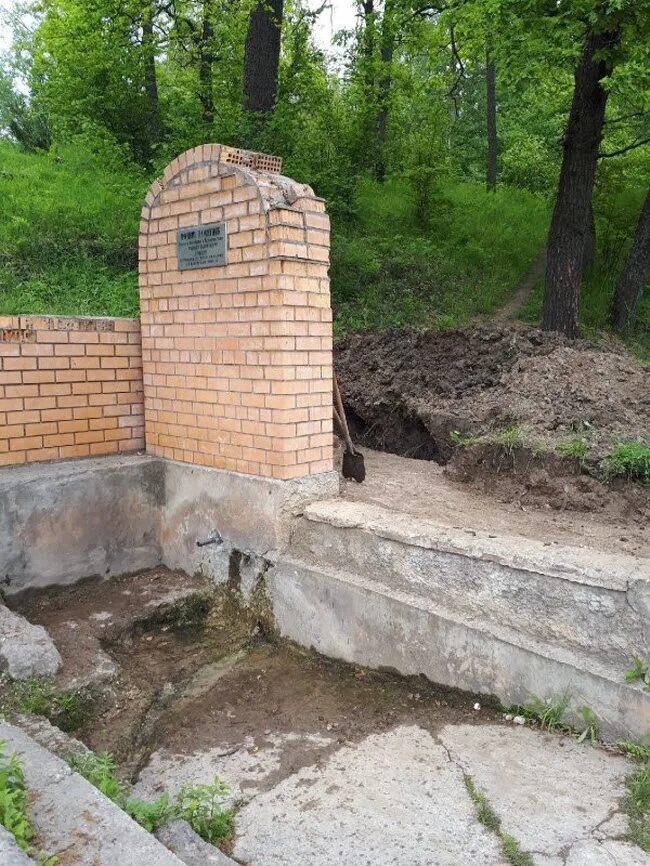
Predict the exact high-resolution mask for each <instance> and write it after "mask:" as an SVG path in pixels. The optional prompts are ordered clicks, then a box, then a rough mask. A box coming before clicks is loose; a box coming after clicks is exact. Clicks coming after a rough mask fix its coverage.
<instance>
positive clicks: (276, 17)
mask: <svg viewBox="0 0 650 866" xmlns="http://www.w3.org/2000/svg"><path fill="white" fill-rule="evenodd" d="M283 9H284V0H260V2H258V3H257V4H256V6H255V7H254V8H253V11H252V12H251V16H250V20H249V22H248V33H247V35H246V46H245V49H244V107H245V108H246V110H247V111H250V112H256V113H259V114H270V112H271V111H273V107H274V105H275V99H276V96H277V92H278V69H279V67H280V45H281V34H282V15H283Z"/></svg>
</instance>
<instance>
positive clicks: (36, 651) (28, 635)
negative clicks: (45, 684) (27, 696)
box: [0, 604, 61, 680]
mask: <svg viewBox="0 0 650 866" xmlns="http://www.w3.org/2000/svg"><path fill="white" fill-rule="evenodd" d="M60 667H61V656H60V655H59V651H58V649H57V648H56V646H55V644H54V641H53V640H52V638H51V637H50V636H49V634H48V633H47V631H46V630H45V629H44V628H43V626H41V625H32V623H31V622H28V620H26V619H25V617H24V616H21V615H20V614H17V613H14V612H13V611H11V610H9V608H7V607H5V605H4V604H0V670H5V671H7V673H8V674H9V676H10V677H11V679H12V680H25V679H27V678H28V677H32V676H40V677H52V676H54V674H56V673H57V671H58V670H59V668H60Z"/></svg>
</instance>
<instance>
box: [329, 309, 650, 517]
mask: <svg viewBox="0 0 650 866" xmlns="http://www.w3.org/2000/svg"><path fill="white" fill-rule="evenodd" d="M335 364H336V369H337V373H338V377H339V380H340V385H341V391H342V395H343V400H344V404H345V408H346V413H347V415H348V420H349V424H350V428H351V432H352V435H353V438H354V439H356V441H357V442H358V443H359V444H361V445H366V446H368V447H370V448H373V449H377V450H380V451H386V452H390V453H392V454H397V455H401V456H404V457H411V458H416V459H420V460H429V461H435V462H436V463H438V464H440V465H442V466H444V469H445V477H446V479H447V480H448V483H450V484H464V485H467V486H470V487H471V488H473V489H474V490H476V491H477V492H478V493H480V494H481V495H483V494H487V495H488V496H492V497H495V498H497V499H499V500H500V501H503V502H514V503H517V504H521V506H522V507H525V508H528V507H530V508H532V509H539V508H542V509H557V510H573V511H583V512H597V513H600V514H602V515H603V516H606V517H608V518H609V517H613V518H621V517H622V518H625V519H626V520H631V521H633V522H635V523H638V524H639V525H641V524H646V523H647V521H648V519H649V518H650V489H649V488H648V486H647V484H645V485H644V484H643V483H639V481H638V480H636V481H634V480H629V479H628V478H614V477H612V476H611V473H608V471H607V466H608V455H609V454H610V453H611V452H612V450H613V449H615V448H616V447H617V445H619V444H620V443H625V442H641V443H643V442H645V443H646V445H647V436H648V429H650V399H649V398H648V394H649V393H650V388H649V385H650V370H649V368H648V367H647V366H644V365H643V364H641V363H640V362H638V361H636V360H635V359H634V358H632V357H630V356H629V355H628V354H627V353H626V352H625V350H624V349H623V347H622V346H620V345H618V344H616V343H613V342H612V343H610V344H606V345H596V344H594V343H590V342H588V341H574V342H571V343H569V342H567V341H565V340H564V339H563V338H562V337H560V336H559V335H555V334H550V333H544V332H541V331H539V330H536V329H533V328H529V327H526V326H524V325H497V326H492V327H477V328H473V329H471V330H469V329H468V330H459V331H446V332H440V333H436V332H430V331H429V332H420V331H416V330H413V329H392V330H388V331H385V332H382V333H377V334H374V333H363V334H350V335H347V336H346V337H344V338H343V339H341V340H339V341H338V342H337V344H336V346H335ZM642 480H643V479H641V481H642ZM646 480H647V479H646Z"/></svg>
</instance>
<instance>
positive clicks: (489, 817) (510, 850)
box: [463, 774, 534, 866]
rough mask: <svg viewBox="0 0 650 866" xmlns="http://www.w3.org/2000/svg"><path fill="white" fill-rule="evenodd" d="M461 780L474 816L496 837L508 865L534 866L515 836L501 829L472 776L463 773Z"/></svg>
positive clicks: (494, 813)
mask: <svg viewBox="0 0 650 866" xmlns="http://www.w3.org/2000/svg"><path fill="white" fill-rule="evenodd" d="M463 781H464V782H465V788H466V789H467V793H468V794H469V798H470V800H471V801H472V803H473V804H474V808H475V809H476V817H477V819H478V821H479V822H480V823H481V824H483V826H484V827H485V828H486V829H487V830H489V831H490V832H491V833H494V835H495V836H497V837H498V839H499V842H500V843H501V850H502V851H503V856H504V857H505V858H506V860H507V861H508V863H509V864H510V866H534V864H533V858H532V856H531V855H530V854H528V853H527V852H526V851H522V850H521V848H520V847H519V842H517V840H516V839H515V837H514V836H510V835H509V834H508V833H504V832H503V830H502V829H501V819H500V818H499V816H498V815H497V813H496V812H495V811H494V809H493V808H492V806H491V805H490V802H489V800H488V799H487V797H486V796H485V794H482V793H481V792H480V791H479V790H478V788H477V787H476V785H475V784H474V780H473V779H472V777H471V776H468V775H467V774H464V775H463Z"/></svg>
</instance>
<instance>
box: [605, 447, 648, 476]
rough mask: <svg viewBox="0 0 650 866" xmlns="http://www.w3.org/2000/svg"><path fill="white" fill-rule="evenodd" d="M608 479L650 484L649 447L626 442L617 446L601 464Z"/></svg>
mask: <svg viewBox="0 0 650 866" xmlns="http://www.w3.org/2000/svg"><path fill="white" fill-rule="evenodd" d="M601 467H602V469H603V470H604V471H605V474H606V475H607V476H608V477H609V478H616V477H622V478H629V479H632V480H635V481H641V482H643V483H644V484H650V445H648V444H646V443H645V442H628V443H625V444H621V445H618V446H617V447H616V448H615V449H614V450H613V451H612V452H611V453H610V454H608V455H607V457H605V459H604V460H603V461H602V463H601Z"/></svg>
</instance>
